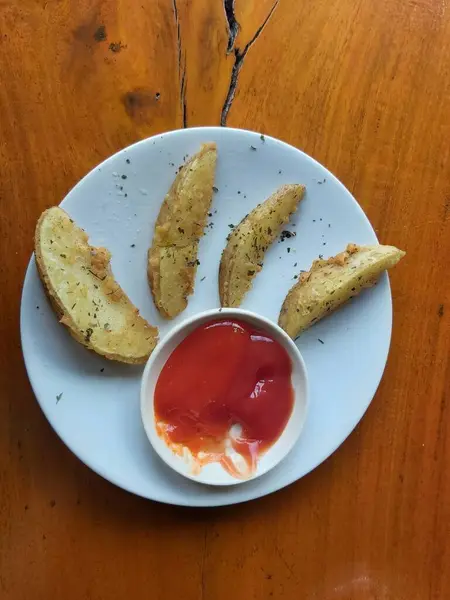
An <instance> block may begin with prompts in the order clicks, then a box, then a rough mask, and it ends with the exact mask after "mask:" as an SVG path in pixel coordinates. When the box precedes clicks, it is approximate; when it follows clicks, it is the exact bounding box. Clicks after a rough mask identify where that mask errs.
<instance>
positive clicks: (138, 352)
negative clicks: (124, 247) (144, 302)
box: [34, 206, 158, 363]
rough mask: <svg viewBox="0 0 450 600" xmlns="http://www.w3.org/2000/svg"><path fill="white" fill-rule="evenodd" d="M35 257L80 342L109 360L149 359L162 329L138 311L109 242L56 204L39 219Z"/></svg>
mask: <svg viewBox="0 0 450 600" xmlns="http://www.w3.org/2000/svg"><path fill="white" fill-rule="evenodd" d="M34 244H35V258H36V264H37V269H38V272H39V276H40V278H41V280H42V283H43V285H44V288H45V291H46V293H47V295H48V297H49V299H50V302H51V304H52V306H53V308H54V309H55V311H56V314H57V315H58V317H59V319H60V323H62V324H63V325H65V326H66V327H67V328H68V330H69V332H70V334H71V335H72V336H73V337H74V338H75V339H76V340H77V341H78V342H80V344H82V345H83V346H85V347H86V348H88V349H89V350H93V351H94V352H96V353H97V354H100V355H101V356H104V357H105V358H108V359H110V360H116V361H119V362H124V363H145V362H146V360H147V359H148V357H149V356H150V353H151V352H152V350H153V348H154V347H155V345H156V343H157V341H158V330H157V329H156V328H155V327H152V326H151V325H149V323H147V321H145V319H143V318H142V317H140V316H139V311H138V309H137V308H136V307H135V306H134V305H133V304H132V303H131V301H130V300H129V299H128V297H127V296H126V295H125V293H124V292H123V291H122V289H121V287H120V285H119V284H118V283H117V282H116V280H115V279H114V277H113V275H112V273H111V267H110V264H109V262H110V258H111V255H110V253H109V252H108V250H106V248H94V247H93V246H90V245H89V244H88V236H87V235H86V233H85V232H84V231H83V229H81V228H80V227H77V225H75V223H74V222H73V220H72V219H71V218H70V217H69V215H68V214H67V213H66V212H65V211H64V210H62V209H61V208H59V207H57V206H55V207H53V208H49V209H48V210H46V211H45V212H44V213H43V214H42V215H41V217H40V218H39V220H38V223H37V226H36V233H35V240H34Z"/></svg>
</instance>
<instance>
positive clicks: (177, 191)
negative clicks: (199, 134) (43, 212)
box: [147, 143, 217, 319]
mask: <svg viewBox="0 0 450 600" xmlns="http://www.w3.org/2000/svg"><path fill="white" fill-rule="evenodd" d="M216 160H217V150H216V145H215V144H214V143H208V144H204V145H203V146H202V147H201V149H200V151H199V152H198V153H197V154H195V155H194V156H192V158H190V159H189V160H188V162H187V163H186V164H185V165H184V166H183V167H182V169H181V170H180V172H179V173H178V175H177V176H176V178H175V181H174V182H173V184H172V186H171V188H170V190H169V192H168V193H167V195H166V197H165V198H164V202H163V204H162V206H161V210H160V211H159V215H158V219H157V221H156V225H155V232H154V235H153V243H152V246H151V248H150V250H149V252H148V266H147V275H148V281H149V284H150V289H151V291H152V294H153V299H154V301H155V305H156V307H157V308H158V310H159V312H160V313H161V315H162V316H163V317H166V318H167V319H173V317H176V316H177V315H178V314H179V313H181V312H182V311H183V310H184V309H185V308H186V306H187V298H188V296H189V295H190V294H192V292H193V291H194V280H195V274H196V272H197V265H198V259H197V254H198V242H199V239H200V238H201V236H202V235H203V230H204V228H205V225H206V219H207V216H208V211H209V208H210V206H211V200H212V194H213V183H214V173H215V168H216Z"/></svg>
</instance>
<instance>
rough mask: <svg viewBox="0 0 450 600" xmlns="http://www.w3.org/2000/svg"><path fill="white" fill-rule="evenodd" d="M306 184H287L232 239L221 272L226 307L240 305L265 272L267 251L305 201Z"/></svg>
mask: <svg viewBox="0 0 450 600" xmlns="http://www.w3.org/2000/svg"><path fill="white" fill-rule="evenodd" d="M304 193H305V188H304V186H303V185H283V186H282V187H280V188H279V189H278V190H277V191H276V192H275V193H274V194H272V196H270V197H269V198H268V199H267V200H266V201H265V202H263V203H262V204H258V206H257V207H256V208H255V209H253V210H252V212H251V213H250V214H248V215H247V216H246V217H245V218H244V219H243V220H242V221H241V222H240V223H239V225H238V226H237V227H236V228H235V229H234V230H233V232H232V233H231V234H230V235H229V236H228V243H227V245H226V247H225V250H224V251H223V253H222V259H221V261H220V269H219V294H220V302H221V305H222V306H228V307H238V306H240V304H241V302H242V300H243V299H244V296H245V294H246V293H247V292H248V291H249V289H250V288H251V286H252V281H253V279H254V277H255V276H256V274H257V273H259V271H261V269H262V265H263V260H264V254H265V253H266V250H267V248H268V247H269V246H270V244H271V243H272V242H273V241H274V240H275V238H276V237H277V236H278V234H279V233H280V231H281V229H282V227H283V225H285V224H286V223H287V222H288V221H289V218H290V216H291V214H292V213H293V212H295V211H296V210H297V206H298V204H299V202H300V200H301V199H302V198H303V195H304Z"/></svg>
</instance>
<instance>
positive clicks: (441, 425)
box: [0, 0, 450, 600]
mask: <svg viewBox="0 0 450 600" xmlns="http://www.w3.org/2000/svg"><path fill="white" fill-rule="evenodd" d="M0 73H1V83H0V158H1V162H0V207H1V214H0V250H1V263H0V274H1V294H0V303H1V304H0V323H1V337H0V361H1V362H0V398H1V400H0V598H1V599H2V600H40V599H43V600H50V599H53V598H57V599H59V598H64V599H65V600H81V599H89V600H103V599H105V600H115V599H123V598H133V599H136V600H138V599H141V598H142V599H143V598H151V599H152V600H160V599H161V600H162V599H169V600H171V599H172V598H181V599H183V600H191V599H192V600H193V599H196V600H197V599H201V600H229V598H233V600H241V599H242V600H244V599H245V600H249V599H252V598H255V599H263V598H272V597H273V598H275V599H277V598H286V599H289V600H291V599H297V598H299V599H302V600H310V599H311V600H312V599H318V600H332V599H333V600H337V599H343V600H353V599H355V600H360V599H361V600H375V599H376V600H403V599H404V600H427V599H439V600H440V599H447V598H450V568H449V567H450V544H449V535H450V476H449V475H448V469H449V466H450V440H449V434H450V431H449V419H450V412H449V411H450V361H449V347H450V283H449V281H450V272H449V271H450V268H449V259H450V227H449V225H450V154H449V152H450V150H449V149H450V4H449V3H448V1H447V0H376V1H374V0H279V1H275V2H274V0H235V2H233V0H224V1H222V0H195V1H194V0H136V1H132V2H131V1H128V0H2V1H1V2H0ZM207 124H208V125H218V124H222V125H224V126H232V127H243V128H248V129H256V130H258V131H262V132H264V133H267V134H270V135H273V136H276V137H279V138H281V139H283V140H286V141H287V142H290V143H291V144H294V145H295V146H297V147H299V148H301V149H303V150H304V151H306V152H307V153H309V154H311V155H312V156H314V157H315V158H316V159H318V160H319V161H320V162H322V163H323V164H325V165H326V166H327V167H328V168H329V169H330V170H331V171H333V172H334V173H335V174H336V175H337V176H338V177H339V178H340V179H341V180H342V181H343V182H344V184H345V185H346V186H347V187H348V188H349V189H350V190H351V192H352V193H353V194H354V195H355V196H356V198H357V199H358V200H359V202H360V203H361V205H362V207H363V208H364V210H365V211H366V213H367V215H368V216H369V218H370V220H371V222H372V223H373V225H374V227H375V229H376V231H377V233H378V235H379V238H380V240H381V241H382V242H385V243H393V244H396V245H398V246H399V247H401V248H404V249H405V250H406V251H407V257H406V258H405V259H404V261H402V263H401V264H400V265H399V266H398V267H397V268H396V269H395V270H394V271H393V273H392V276H391V283H392V291H393V297H394V329H393V338H392V346H391V353H390V356H389V360H388V364H387V368H386V371H385V374H384V378H383V381H382V383H381V385H380V388H379V390H378V392H377V394H376V397H375V399H374V401H373V403H372V405H371V406H370V408H369V410H368V412H367V414H366V416H365V417H364V419H363V421H362V422H361V424H360V425H359V427H358V428H357V429H356V431H355V432H353V433H352V435H351V436H350V437H349V439H348V440H347V441H346V442H345V443H344V444H343V446H342V447H341V448H340V449H339V450H338V451H337V452H336V453H335V454H334V455H333V456H332V457H331V458H330V459H329V460H327V461H326V462H325V463H324V464H323V465H321V466H320V467H319V468H318V469H316V470H315V471H314V472H313V473H311V474H310V475H308V476H307V477H305V478H304V479H303V480H301V481H299V482H297V483H296V484H294V485H292V486H290V487H289V488H287V489H285V490H283V491H281V492H278V493H276V494H274V495H272V496H269V497H266V498H264V499H261V500H259V501H254V502H251V503H248V504H245V505H241V506H235V507H227V508H223V509H211V510H189V509H180V508H176V507H168V506H163V505H158V504H156V503H152V502H149V501H145V500H142V499H139V498H136V497H133V496H132V495H129V494H127V493H126V492H124V491H122V490H120V489H117V488H115V487H113V486H112V485H111V484H109V483H107V482H106V481H103V480H102V479H101V478H100V477H98V476H97V475H95V474H94V473H92V472H90V471H89V470H88V469H87V468H86V467H85V466H83V465H82V464H81V463H80V462H79V461H78V459H76V458H75V457H74V456H73V455H72V454H71V453H70V452H69V451H68V450H67V449H66V448H65V446H64V445H63V444H62V442H61V441H60V440H59V439H58V438H57V436H56V434H55V433H54V432H53V431H52V429H51V428H50V426H49V424H48V423H47V421H46V420H45V418H44V416H43V414H42V413H41V411H40V409H39V407H38V405H37V402H36V401H35V399H34V397H33V394H32V391H31V389H30V385H29V383H28V380H27V376H26V373H25V368H24V365H23V361H22V357H21V349H20V337H19V305H20V293H21V287H22V281H23V276H24V271H25V268H26V265H27V262H28V260H29V257H30V253H31V251H32V235H33V229H34V225H35V221H36V218H37V217H38V215H39V214H40V212H41V211H42V210H43V209H44V208H46V207H48V206H50V205H52V204H55V203H58V202H59V201H60V200H61V199H62V198H63V197H64V195H65V194H66V193H67V192H68V190H69V189H70V188H71V187H72V186H73V185H74V184H75V183H76V182H77V181H78V180H79V179H80V178H81V177H82V176H83V175H84V174H85V173H86V172H87V171H88V170H89V169H91V168H92V167H93V166H94V165H96V164H97V163H98V162H99V161H101V160H103V159H104V158H106V157H107V156H109V155H110V154H112V153H113V152H115V151H116V150H119V149H120V148H123V147H124V146H126V145H128V144H131V143H133V142H135V141H137V140H139V139H142V138H145V137H147V136H150V135H152V134H154V133H158V132H162V131H165V130H168V129H175V128H180V127H191V126H194V125H207Z"/></svg>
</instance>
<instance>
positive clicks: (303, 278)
mask: <svg viewBox="0 0 450 600" xmlns="http://www.w3.org/2000/svg"><path fill="white" fill-rule="evenodd" d="M365 248H367V247H366V246H359V245H357V244H348V245H347V248H346V249H345V250H344V251H343V252H340V253H339V254H337V255H336V256H331V257H330V258H328V259H317V260H315V261H313V263H312V265H311V268H310V270H309V271H305V272H303V273H301V274H300V276H299V280H298V282H297V283H296V284H295V285H293V286H292V287H291V289H290V290H289V292H288V293H287V295H286V298H285V299H284V302H283V304H282V307H281V310H280V314H279V318H278V325H279V326H280V327H281V328H282V329H284V330H285V331H286V333H288V335H290V336H291V337H292V338H293V339H295V338H296V337H297V336H298V335H299V334H300V333H302V332H303V331H305V330H306V329H308V328H309V327H311V326H312V325H314V324H315V323H316V322H318V321H320V320H322V319H323V318H324V317H325V316H328V314H331V313H332V312H334V311H335V310H337V309H338V308H340V306H342V305H343V304H345V302H346V301H345V302H343V303H341V304H339V305H338V306H336V307H333V308H332V309H331V310H330V309H328V311H327V313H325V314H323V315H321V316H320V317H319V318H315V319H313V320H312V321H311V322H310V323H308V324H307V325H306V326H305V327H301V328H300V329H296V330H295V331H294V332H291V331H289V330H288V329H289V328H288V316H289V312H290V311H294V310H296V308H297V294H298V292H299V291H300V289H301V288H302V286H304V285H305V284H307V283H308V282H309V281H310V279H311V275H313V274H314V273H317V272H320V271H322V270H323V269H324V267H326V266H327V265H333V266H339V267H345V266H346V265H347V263H348V262H349V260H350V258H351V256H352V255H353V254H355V253H357V252H359V251H361V250H364V249H365ZM398 253H399V255H398V258H397V260H396V261H395V262H394V263H393V265H392V266H394V264H396V263H397V262H398V261H399V260H400V259H401V258H402V257H403V256H404V255H405V252H403V251H402V250H398ZM385 270H386V269H381V270H380V271H379V273H378V274H377V275H376V276H375V277H373V278H368V279H365V280H362V281H361V283H360V284H359V287H358V289H357V290H355V292H353V295H352V296H351V297H354V296H357V295H358V294H360V293H361V292H362V291H363V289H365V288H369V287H372V286H374V285H375V284H376V282H377V281H378V278H379V277H380V276H381V274H382V273H383V271H385ZM349 299H350V298H349ZM325 300H326V298H322V299H317V300H316V302H317V303H319V304H320V303H321V302H322V303H323V302H324V301H325ZM347 301H348V300H347Z"/></svg>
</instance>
